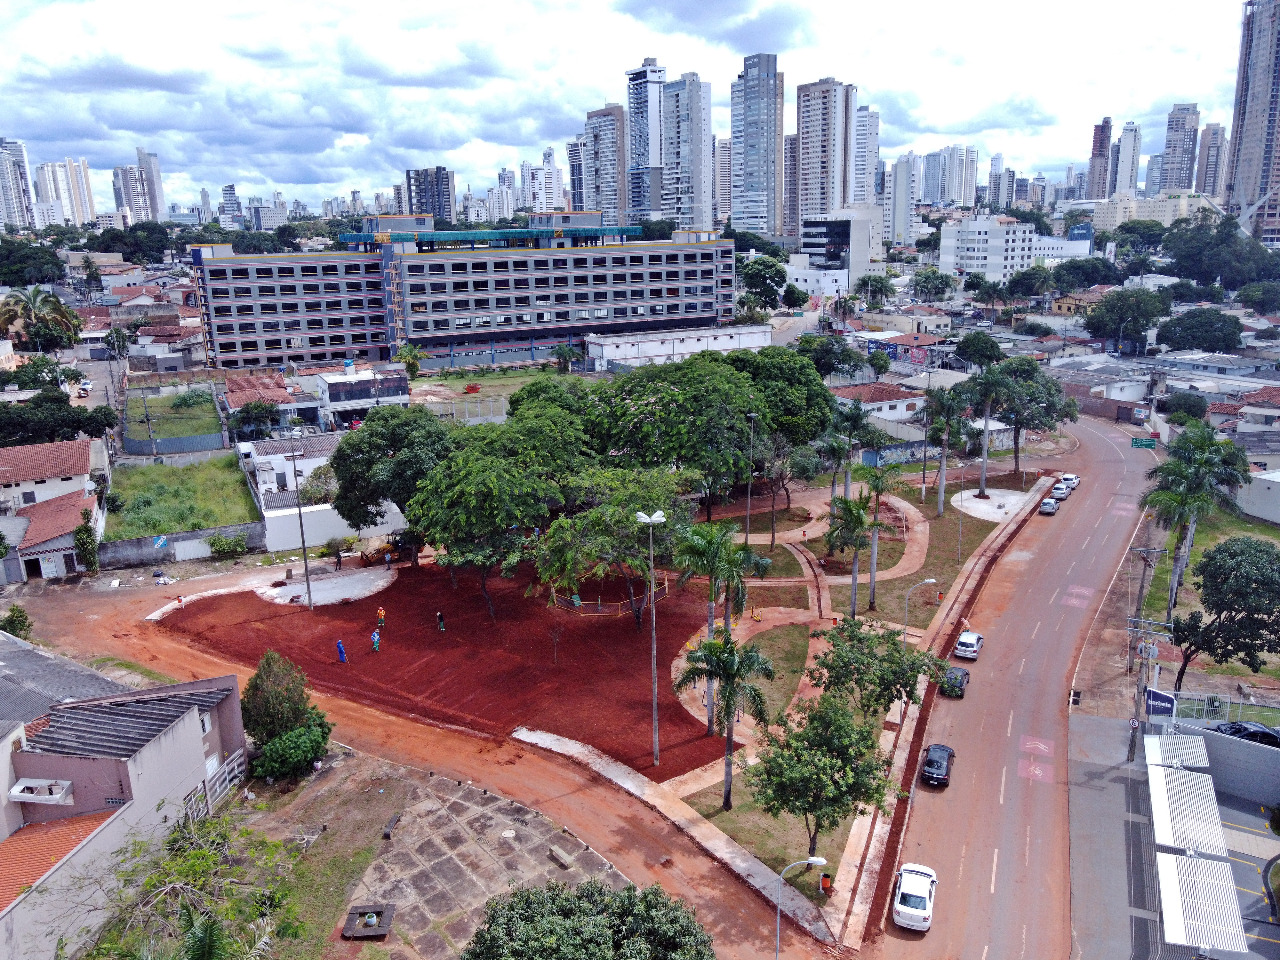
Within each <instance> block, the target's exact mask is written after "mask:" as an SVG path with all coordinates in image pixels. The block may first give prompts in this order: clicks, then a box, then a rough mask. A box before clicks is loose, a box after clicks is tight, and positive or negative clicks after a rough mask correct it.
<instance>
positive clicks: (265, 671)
mask: <svg viewBox="0 0 1280 960" xmlns="http://www.w3.org/2000/svg"><path fill="white" fill-rule="evenodd" d="M311 709H312V703H311V697H310V695H309V694H308V693H307V675H306V674H305V673H303V672H302V670H301V669H300V668H299V667H298V665H297V664H296V663H294V662H293V661H292V660H290V659H288V658H287V657H285V656H282V655H281V654H279V653H276V652H275V651H274V650H268V651H267V652H266V653H264V654H263V655H262V659H260V660H259V661H258V669H257V670H255V671H254V674H253V676H252V677H250V678H249V682H248V683H246V684H245V686H244V693H243V694H241V696H240V716H241V718H242V720H243V722H244V730H245V733H247V734H249V736H251V737H253V739H254V740H256V741H257V742H258V744H259V745H261V746H265V745H266V744H268V743H270V742H271V741H272V740H274V739H276V738H277V737H281V736H284V734H286V733H288V732H289V731H290V730H296V729H298V728H299V727H303V726H305V725H306V723H307V718H308V716H309V714H310V711H311Z"/></svg>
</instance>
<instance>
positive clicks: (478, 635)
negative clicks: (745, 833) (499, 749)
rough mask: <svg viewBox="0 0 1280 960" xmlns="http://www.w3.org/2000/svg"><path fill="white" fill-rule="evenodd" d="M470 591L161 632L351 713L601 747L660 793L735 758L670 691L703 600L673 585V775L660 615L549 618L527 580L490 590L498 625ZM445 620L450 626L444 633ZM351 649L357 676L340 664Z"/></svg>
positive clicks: (201, 603) (210, 603)
mask: <svg viewBox="0 0 1280 960" xmlns="http://www.w3.org/2000/svg"><path fill="white" fill-rule="evenodd" d="M457 579H458V584H457V587H456V588H455V587H454V586H452V585H451V583H450V579H449V574H448V573H447V572H446V571H444V570H441V569H440V568H438V567H436V566H435V565H434V564H428V565H425V566H422V567H417V568H414V567H405V568H403V569H401V570H400V572H399V576H398V577H397V578H396V581H395V582H394V583H393V584H392V585H391V586H390V587H389V588H388V589H386V590H384V591H383V592H381V593H378V594H375V595H373V596H371V597H366V598H364V599H361V600H355V601H352V602H350V603H344V604H339V605H336V606H326V607H318V608H316V610H315V611H314V612H310V611H308V610H307V609H306V608H305V607H298V606H283V605H280V604H275V603H269V602H267V601H265V600H263V599H261V598H260V597H258V596H257V595H256V594H253V593H237V594H229V595H225V596H217V597H208V598H205V599H203V600H198V601H194V602H190V603H188V604H187V605H186V607H185V609H182V610H178V611H175V612H174V613H172V614H170V615H169V616H167V617H166V618H165V619H164V620H163V621H162V623H163V626H164V627H165V628H166V629H169V630H171V631H172V632H174V633H176V634H178V635H180V636H183V637H186V638H189V639H190V640H192V641H194V643H195V644H196V645H197V646H202V647H204V648H206V649H208V650H210V651H212V652H214V653H216V654H218V655H219V656H221V657H224V658H228V659H231V660H235V661H237V662H239V663H243V664H246V665H253V664H255V663H257V661H258V659H259V658H260V657H261V656H262V654H263V653H264V652H266V651H267V650H268V649H273V650H276V651H278V652H280V653H282V654H284V655H285V656H287V657H288V658H289V659H290V660H292V661H294V662H295V663H296V664H298V666H299V667H301V668H302V670H303V671H304V672H305V673H306V674H307V677H308V678H309V679H310V681H311V683H312V684H313V685H314V686H315V687H316V688H317V689H319V690H322V691H325V692H327V693H333V694H336V695H338V696H342V697H344V698H347V699H349V700H354V701H357V702H360V703H365V704H368V705H370V706H376V707H380V708H382V709H387V710H392V711H395V712H397V713H400V714H404V715H408V716H418V717H425V718H428V719H430V720H434V721H437V722H444V723H452V724H458V725H461V726H466V727H470V728H473V729H477V730H481V731H484V732H487V733H494V734H499V735H506V734H509V733H510V732H511V731H512V730H513V729H515V728H516V727H518V726H525V727H529V728H532V729H535V730H546V731H549V732H551V733H555V734H559V735H560V736H563V737H568V738H570V739H573V740H578V741H581V742H583V743H588V744H590V745H592V746H593V747H595V748H596V749H598V750H600V751H602V752H603V753H606V754H608V755H609V756H611V757H613V758H614V759H616V760H620V761H621V762H623V763H625V764H627V765H628V766H630V767H632V768H633V769H635V770H638V771H640V772H642V773H644V774H645V775H646V776H649V777H652V778H653V779H657V780H669V779H671V778H672V777H676V776H679V775H681V774H683V773H687V772H688V771H690V770H693V769H695V768H697V767H700V766H702V765H704V764H706V763H709V762H710V761H712V760H715V759H717V758H719V757H723V755H724V740H723V739H721V738H719V737H707V736H706V726H705V724H700V723H699V722H698V721H697V720H696V719H694V718H693V717H692V716H691V715H690V714H689V713H688V711H686V710H685V709H684V708H683V707H682V706H681V705H680V703H679V701H678V700H677V699H676V697H675V694H673V693H672V691H671V681H670V664H671V663H672V661H673V660H675V658H676V657H677V656H678V655H679V653H680V649H681V647H682V646H683V645H684V643H685V642H686V641H687V640H688V639H689V638H690V637H691V636H692V635H693V634H694V633H695V632H696V631H697V630H698V627H699V626H700V625H702V626H705V624H706V615H707V613H706V611H707V608H706V600H705V598H704V595H703V594H702V592H701V590H700V589H698V588H696V587H690V588H689V589H685V590H681V589H677V588H676V587H675V586H674V583H673V584H672V591H671V595H670V596H669V597H667V598H666V599H664V600H662V601H660V602H659V604H658V722H659V731H660V737H661V740H660V744H661V759H662V763H661V766H660V767H658V768H657V769H656V770H655V769H654V767H653V757H652V749H653V748H652V742H653V741H652V722H653V720H652V716H653V715H652V706H651V696H652V693H651V686H650V684H651V680H650V669H649V622H648V616H647V615H646V616H645V623H644V626H643V628H637V627H636V622H635V619H634V618H633V617H631V616H629V615H628V616H622V617H584V616H579V615H578V614H575V613H569V612H566V611H562V610H557V609H553V608H550V607H548V606H547V598H546V596H545V595H544V596H542V597H529V596H526V595H525V594H526V590H528V588H529V586H530V578H529V576H528V575H527V574H526V575H517V576H516V577H515V578H514V579H511V580H503V579H499V578H497V577H492V578H490V580H489V592H490V594H491V595H492V596H493V604H494V608H495V610H496V611H497V619H496V620H491V619H490V617H489V613H488V610H487V609H486V608H485V603H484V598H483V597H482V596H481V594H480V581H479V577H478V576H469V575H466V574H459V576H458V578H457ZM622 589H624V590H625V588H622ZM597 593H608V594H613V595H617V594H618V589H617V588H616V587H614V588H609V587H606V588H605V589H604V590H596V589H595V587H594V585H592V586H591V587H584V595H583V600H584V601H587V602H590V601H593V600H594V599H595V595H596V594H597ZM588 595H590V596H588ZM606 599H609V598H608V597H606ZM380 606H381V607H384V608H386V611H387V623H386V626H385V627H384V628H383V630H382V642H381V645H380V649H379V651H378V652H377V653H374V652H373V649H372V644H371V642H370V638H369V635H370V634H371V633H372V631H373V629H374V627H375V626H376V625H377V610H378V607H380ZM437 611H439V612H440V613H443V614H444V620H445V628H446V629H445V632H444V633H441V632H440V630H439V628H438V626H437V623H436V612H437ZM557 632H558V640H557V641H556V642H555V643H554V644H553V635H555V634H556V633H557ZM339 639H341V640H342V642H343V645H344V646H345V647H346V652H347V660H348V661H349V662H348V663H346V664H341V663H339V662H338V656H337V647H336V641H337V640H339ZM553 647H554V649H553Z"/></svg>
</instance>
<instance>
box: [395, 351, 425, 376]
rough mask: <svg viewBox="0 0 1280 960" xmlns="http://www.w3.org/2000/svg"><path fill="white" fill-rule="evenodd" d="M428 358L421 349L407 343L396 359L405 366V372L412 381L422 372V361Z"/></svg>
mask: <svg viewBox="0 0 1280 960" xmlns="http://www.w3.org/2000/svg"><path fill="white" fill-rule="evenodd" d="M426 356H427V355H426V354H425V353H423V352H422V350H421V349H420V348H419V347H417V346H415V345H414V344H412V343H406V344H405V345H404V346H403V347H401V348H400V350H399V351H398V352H397V353H396V357H395V358H396V359H397V360H398V361H400V362H401V363H403V364H404V372H405V373H407V374H408V375H409V379H410V380H412V379H413V378H414V377H416V376H417V375H418V373H419V371H421V370H422V361H423V360H424V359H426Z"/></svg>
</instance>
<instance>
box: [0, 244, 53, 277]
mask: <svg viewBox="0 0 1280 960" xmlns="http://www.w3.org/2000/svg"><path fill="white" fill-rule="evenodd" d="M65 272H66V270H65V268H64V266H63V263H62V261H61V260H59V259H58V255H57V254H56V253H54V252H53V250H52V249H50V248H49V247H44V246H41V245H40V244H38V243H30V242H29V241H27V240H21V239H19V238H17V237H12V236H9V235H8V234H0V286H6V287H25V286H27V285H29V284H33V283H53V282H55V281H57V280H61V279H62V277H63V275H64V274H65Z"/></svg>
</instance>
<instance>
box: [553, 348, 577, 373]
mask: <svg viewBox="0 0 1280 960" xmlns="http://www.w3.org/2000/svg"><path fill="white" fill-rule="evenodd" d="M551 358H552V359H553V360H555V362H556V369H557V370H558V371H559V372H560V373H568V372H569V365H570V364H572V363H577V362H578V361H579V360H581V359H582V354H581V353H579V352H578V351H577V350H575V349H574V348H573V344H571V343H561V344H557V345H556V348H555V349H554V350H552V351H551Z"/></svg>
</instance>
